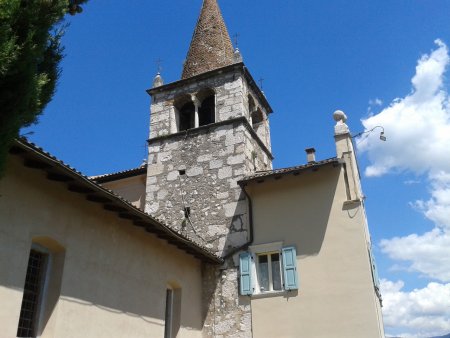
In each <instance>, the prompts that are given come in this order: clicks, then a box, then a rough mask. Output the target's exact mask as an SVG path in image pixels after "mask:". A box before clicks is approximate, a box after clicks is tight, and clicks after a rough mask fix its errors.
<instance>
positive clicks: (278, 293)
mask: <svg viewBox="0 0 450 338" xmlns="http://www.w3.org/2000/svg"><path fill="white" fill-rule="evenodd" d="M288 293H289V291H286V290H281V291H268V292H260V293H254V294H252V295H251V297H252V298H254V299H259V298H270V297H278V296H286V295H287V294H288Z"/></svg>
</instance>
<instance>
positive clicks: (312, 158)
mask: <svg viewBox="0 0 450 338" xmlns="http://www.w3.org/2000/svg"><path fill="white" fill-rule="evenodd" d="M305 151H306V160H307V161H308V163H312V162H316V149H314V148H307V149H305Z"/></svg>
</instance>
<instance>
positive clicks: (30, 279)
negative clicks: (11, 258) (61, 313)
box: [17, 249, 48, 337]
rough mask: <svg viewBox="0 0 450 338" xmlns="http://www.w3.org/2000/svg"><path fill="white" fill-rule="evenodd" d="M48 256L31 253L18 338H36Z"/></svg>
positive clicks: (32, 251)
mask: <svg viewBox="0 0 450 338" xmlns="http://www.w3.org/2000/svg"><path fill="white" fill-rule="evenodd" d="M47 260H48V255H47V254H45V253H42V252H39V251H36V250H33V249H32V250H31V251H30V256H29V259H28V267H27V274H26V277H25V286H24V290H23V298H22V306H21V309H20V317H19V326H18V329H17V337H36V335H37V328H38V320H39V309H40V306H41V304H40V303H41V299H42V291H43V286H44V281H45V274H46V267H47Z"/></svg>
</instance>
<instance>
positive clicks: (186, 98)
mask: <svg viewBox="0 0 450 338" xmlns="http://www.w3.org/2000/svg"><path fill="white" fill-rule="evenodd" d="M174 106H175V112H176V114H177V115H176V121H177V130H178V131H183V130H188V129H191V128H194V127H195V105H194V102H192V98H191V96H190V95H187V94H186V95H182V96H180V97H177V98H176V99H175V102H174Z"/></svg>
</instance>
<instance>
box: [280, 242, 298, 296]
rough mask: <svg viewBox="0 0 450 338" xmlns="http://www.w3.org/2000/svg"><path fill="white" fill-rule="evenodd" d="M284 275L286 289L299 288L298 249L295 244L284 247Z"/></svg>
mask: <svg viewBox="0 0 450 338" xmlns="http://www.w3.org/2000/svg"><path fill="white" fill-rule="evenodd" d="M282 252H283V276H284V289H285V290H297V289H298V277H297V251H296V250H295V248H294V247H293V246H289V247H286V248H283V250H282Z"/></svg>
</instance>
